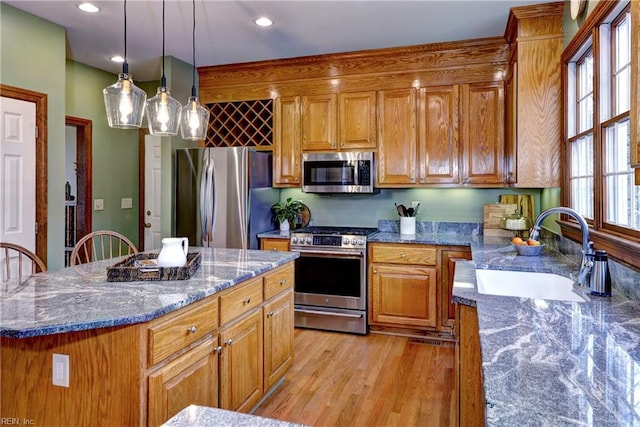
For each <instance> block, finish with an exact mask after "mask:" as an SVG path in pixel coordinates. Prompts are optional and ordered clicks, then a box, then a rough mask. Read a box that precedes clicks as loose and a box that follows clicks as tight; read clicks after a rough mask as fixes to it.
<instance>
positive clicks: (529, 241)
mask: <svg viewBox="0 0 640 427" xmlns="http://www.w3.org/2000/svg"><path fill="white" fill-rule="evenodd" d="M527 245H529V246H540V242H538V241H537V240H533V239H527Z"/></svg>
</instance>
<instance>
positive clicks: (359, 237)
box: [291, 226, 378, 249]
mask: <svg viewBox="0 0 640 427" xmlns="http://www.w3.org/2000/svg"><path fill="white" fill-rule="evenodd" d="M376 231H378V229H377V228H367V227H319V226H313V227H304V228H300V229H298V230H294V231H292V233H291V247H292V248H294V249H296V248H297V249H299V248H305V247H325V248H343V249H353V248H358V249H364V248H365V247H366V244H367V236H370V235H372V234H373V233H375V232H376Z"/></svg>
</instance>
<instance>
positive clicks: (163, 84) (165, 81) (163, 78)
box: [160, 0, 167, 88]
mask: <svg viewBox="0 0 640 427" xmlns="http://www.w3.org/2000/svg"><path fill="white" fill-rule="evenodd" d="M160 85H161V86H162V87H163V88H166V87H167V77H166V76H165V75H164V0H162V81H161V83H160Z"/></svg>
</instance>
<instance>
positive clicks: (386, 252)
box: [371, 245, 437, 265]
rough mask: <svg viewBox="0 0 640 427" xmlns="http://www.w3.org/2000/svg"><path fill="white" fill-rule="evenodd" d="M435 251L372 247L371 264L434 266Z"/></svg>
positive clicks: (399, 246)
mask: <svg viewBox="0 0 640 427" xmlns="http://www.w3.org/2000/svg"><path fill="white" fill-rule="evenodd" d="M436 258H437V250H436V248H434V247H425V246H416V245H380V246H379V245H372V246H371V262H381V263H390V264H421V265H435V264H436Z"/></svg>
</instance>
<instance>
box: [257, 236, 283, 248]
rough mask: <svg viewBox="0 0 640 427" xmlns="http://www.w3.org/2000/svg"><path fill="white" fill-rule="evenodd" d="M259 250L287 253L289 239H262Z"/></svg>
mask: <svg viewBox="0 0 640 427" xmlns="http://www.w3.org/2000/svg"><path fill="white" fill-rule="evenodd" d="M260 249H261V250H263V251H283V252H287V251H289V239H272V238H269V237H263V238H262V239H260Z"/></svg>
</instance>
